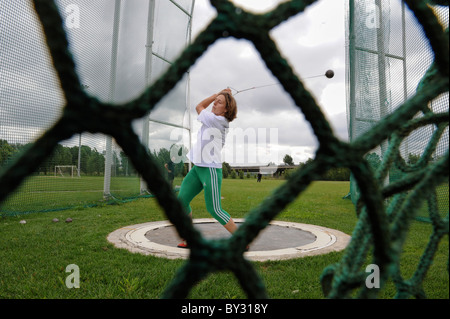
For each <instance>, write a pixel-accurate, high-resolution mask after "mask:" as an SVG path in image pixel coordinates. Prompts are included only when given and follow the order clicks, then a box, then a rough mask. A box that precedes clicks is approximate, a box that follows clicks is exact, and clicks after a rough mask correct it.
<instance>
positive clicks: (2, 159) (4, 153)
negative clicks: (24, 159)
mask: <svg viewBox="0 0 450 319" xmlns="http://www.w3.org/2000/svg"><path fill="white" fill-rule="evenodd" d="M13 154H14V148H13V147H12V146H11V145H9V143H8V142H7V141H6V140H0V167H1V166H3V165H4V164H6V163H7V162H8V160H9V159H10V158H11V157H12V155H13Z"/></svg>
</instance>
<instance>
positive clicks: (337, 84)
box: [191, 0, 347, 164]
mask: <svg viewBox="0 0 450 319" xmlns="http://www.w3.org/2000/svg"><path fill="white" fill-rule="evenodd" d="M233 2H234V3H235V4H236V5H238V6H241V7H242V8H244V9H245V10H251V11H253V12H257V13H262V12H265V11H268V10H271V9H272V8H274V7H275V6H276V5H277V4H278V3H280V2H281V1H277V0H264V1H260V0H240V1H238V0H236V1H233ZM344 2H345V1H344V0H322V1H318V3H317V4H315V5H313V6H311V7H310V8H308V9H307V10H306V12H305V13H303V14H299V15H297V16H295V17H293V18H291V19H290V20H288V21H287V22H285V23H283V24H281V25H279V26H278V27H276V28H275V29H273V30H272V31H271V34H270V35H271V37H272V39H273V40H274V41H275V42H276V44H277V46H278V48H279V50H280V51H281V53H282V55H283V56H284V57H285V58H287V60H288V61H289V63H290V65H291V66H292V67H293V68H294V70H295V72H296V74H297V75H298V76H300V77H304V78H307V77H312V76H316V75H322V74H324V73H325V71H326V70H328V69H333V70H334V71H335V77H334V78H332V79H327V78H326V77H325V76H321V77H315V78H310V79H305V80H304V83H305V85H306V86H307V87H308V88H309V89H310V90H311V92H312V93H313V95H314V96H315V98H316V101H317V102H318V103H319V104H320V105H321V107H322V108H323V111H324V112H325V114H326V116H327V118H328V120H329V121H330V123H331V125H332V127H333V129H334V130H335V133H336V135H337V136H339V137H340V138H341V139H344V140H346V139H347V123H346V122H347V120H346V105H345V83H344V81H345V75H344V74H345V25H344V16H345V15H344ZM214 16H215V10H214V8H212V7H211V6H210V5H209V3H208V1H205V0H197V1H196V5H195V11H194V20H193V35H194V37H195V35H196V34H198V32H200V31H201V30H202V29H203V28H204V27H205V26H206V25H207V23H209V21H210V20H211V19H212V18H213V17H214ZM275 83H277V79H276V78H274V77H273V76H272V74H271V73H270V72H269V71H268V70H267V69H266V68H265V65H264V64H263V62H262V60H261V59H260V57H259V54H258V52H257V51H256V50H255V49H254V47H253V45H252V44H251V43H250V42H248V41H246V40H236V39H233V38H230V39H225V40H220V41H217V42H216V43H215V44H214V45H213V46H212V47H210V48H209V49H208V51H207V52H205V54H204V55H203V56H202V58H201V59H200V60H199V61H198V62H197V63H196V65H194V67H193V68H192V70H191V101H192V104H193V105H195V104H196V103H198V101H200V100H201V99H202V98H204V97H206V96H209V95H210V94H211V93H214V92H216V91H217V90H220V89H221V88H226V87H231V88H233V89H236V90H243V89H246V88H250V87H255V86H263V85H268V84H275ZM233 92H235V91H233ZM235 98H236V100H237V102H238V108H239V111H238V118H237V119H236V120H235V121H233V122H232V123H231V125H230V127H231V128H232V129H233V128H239V129H241V130H242V131H243V132H244V133H249V135H250V133H253V132H254V133H255V134H256V136H257V137H262V136H261V134H262V132H266V140H267V145H263V144H261V143H260V144H258V146H261V147H264V146H265V147H266V149H265V150H264V149H263V150H261V149H258V151H259V153H258V155H262V156H256V157H257V158H256V160H257V161H258V162H259V161H260V164H264V163H267V160H268V159H269V160H271V161H275V160H274V159H273V157H274V156H275V157H277V159H278V160H277V161H275V162H276V163H280V162H282V159H283V157H284V155H285V154H289V155H291V156H292V158H293V159H294V162H295V163H299V162H304V161H306V160H307V159H308V158H310V157H314V152H315V150H316V147H317V142H316V139H315V137H314V135H313V134H312V131H311V129H310V127H309V123H307V122H306V121H305V120H304V118H303V115H302V114H301V112H300V111H299V109H298V108H297V107H296V106H295V105H294V103H293V101H292V100H291V98H290V97H289V95H287V94H286V93H285V92H284V91H283V89H282V87H281V86H278V85H274V86H268V87H264V88H260V89H255V90H250V91H245V92H241V93H239V94H237V95H236V96H235ZM193 116H194V117H195V114H194V115H193ZM194 123H195V121H194ZM239 129H238V130H235V131H231V132H232V133H233V132H236V133H239ZM258 129H259V130H258ZM270 129H272V130H270ZM274 132H276V133H277V135H274ZM262 138H263V137H262ZM271 138H272V140H271ZM237 140H238V139H235V141H237ZM230 142H231V141H230ZM226 147H227V148H226V151H225V153H226V154H228V153H227V151H228V150H231V151H232V152H233V153H234V154H242V153H241V152H244V154H245V155H249V154H251V151H250V152H249V148H248V145H247V148H245V147H243V146H242V145H233V144H232V143H228V142H227V145H226ZM264 155H266V156H264ZM245 158H246V162H248V163H249V164H252V163H251V162H253V161H254V157H253V158H252V157H251V156H250V157H247V156H245ZM236 159H238V158H236ZM236 162H239V161H238V160H236Z"/></svg>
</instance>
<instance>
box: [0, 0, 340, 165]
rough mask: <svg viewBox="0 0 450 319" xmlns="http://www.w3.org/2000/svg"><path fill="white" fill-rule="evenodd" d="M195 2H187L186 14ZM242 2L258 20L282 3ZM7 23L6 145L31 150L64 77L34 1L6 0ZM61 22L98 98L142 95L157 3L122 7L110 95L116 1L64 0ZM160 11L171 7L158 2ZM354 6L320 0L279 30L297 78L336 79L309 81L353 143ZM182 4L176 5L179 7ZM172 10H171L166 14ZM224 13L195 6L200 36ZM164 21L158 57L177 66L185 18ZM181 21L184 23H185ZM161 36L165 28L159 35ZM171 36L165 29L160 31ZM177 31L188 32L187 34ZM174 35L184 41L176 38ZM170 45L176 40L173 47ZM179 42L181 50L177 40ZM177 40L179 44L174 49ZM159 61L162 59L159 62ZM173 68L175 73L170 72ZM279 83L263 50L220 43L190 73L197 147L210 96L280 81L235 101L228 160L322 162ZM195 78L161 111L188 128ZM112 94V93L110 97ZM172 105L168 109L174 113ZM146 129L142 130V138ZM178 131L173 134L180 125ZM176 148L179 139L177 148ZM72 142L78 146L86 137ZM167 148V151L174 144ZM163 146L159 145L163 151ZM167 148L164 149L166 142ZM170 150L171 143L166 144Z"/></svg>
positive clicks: (135, 1) (95, 139) (0, 127)
mask: <svg viewBox="0 0 450 319" xmlns="http://www.w3.org/2000/svg"><path fill="white" fill-rule="evenodd" d="M189 2H190V1H188V0H182V1H180V3H181V4H182V5H185V6H186V8H188V7H189V6H188V5H187V4H188V3H189ZM233 2H234V3H235V4H236V5H238V6H241V7H242V8H243V9H245V10H251V11H254V12H257V13H262V12H266V11H268V10H271V9H273V8H274V7H276V6H277V5H278V3H280V2H281V1H279V0H239V1H238V0H234V1H233ZM0 3H1V7H2V10H3V12H4V19H2V23H1V24H0V31H1V32H0V34H1V36H2V43H3V44H4V46H3V48H2V55H1V56H0V58H1V61H3V62H2V65H1V66H0V67H1V68H2V70H1V72H2V82H1V83H0V84H1V85H0V90H1V95H2V100H1V102H2V103H1V108H0V112H1V115H2V116H1V120H0V138H4V139H7V140H8V141H10V142H11V143H26V142H29V141H31V140H33V139H35V138H37V137H38V136H39V135H40V134H41V133H42V132H43V130H44V129H45V128H47V127H49V126H50V125H51V123H52V122H53V121H54V120H56V119H57V118H58V116H59V114H60V110H61V107H62V106H63V105H64V100H63V97H62V94H61V93H62V92H61V91H60V89H59V85H58V80H57V78H56V77H55V74H54V72H53V71H52V67H51V62H50V60H49V57H48V51H47V49H46V47H45V44H44V41H43V38H42V35H41V33H40V32H41V28H40V23H39V21H38V20H37V18H36V15H35V13H34V12H33V10H32V8H31V6H30V2H29V1H27V0H19V1H14V2H10V1H5V0H0ZM57 3H58V6H59V8H60V12H61V15H62V17H63V19H64V20H65V27H66V31H67V34H68V38H69V43H70V46H71V50H72V53H73V55H74V59H75V62H76V65H77V72H78V74H79V76H80V79H81V82H82V83H83V85H85V87H86V90H87V92H88V93H89V94H91V95H93V96H96V97H97V98H99V99H100V100H103V101H110V100H111V96H112V100H114V102H115V103H122V102H125V101H128V100H130V99H133V98H136V97H137V96H139V94H141V93H142V91H143V90H144V89H145V76H144V75H145V66H146V63H145V60H146V54H148V50H147V49H148V45H147V44H148V38H147V16H148V2H147V1H142V0H127V1H122V2H121V3H122V5H121V20H120V29H119V33H118V43H119V46H118V52H117V62H116V63H115V66H114V67H115V68H116V80H115V85H114V90H113V92H112V91H111V69H112V66H111V65H112V64H111V56H112V50H111V47H112V34H113V29H114V3H115V2H114V1H92V0H58V1H57ZM156 3H157V7H158V8H159V9H161V10H162V11H160V12H169V11H168V10H172V9H169V8H164V6H169V4H170V2H169V1H166V0H164V1H162V0H158V1H156ZM344 4H345V0H320V1H318V2H317V3H316V4H315V5H313V6H311V7H309V8H308V9H307V10H306V12H305V13H302V14H299V15H297V16H295V17H293V18H291V19H289V20H288V21H286V22H284V23H282V24H281V25H279V26H278V27H276V28H274V29H273V30H272V31H271V34H270V35H271V37H272V38H273V39H274V41H275V42H276V44H277V46H278V48H279V50H280V51H281V53H282V55H283V56H284V57H286V58H287V59H288V61H289V63H290V64H291V66H292V67H293V68H294V70H295V72H296V74H297V75H299V76H300V77H302V78H308V77H312V76H317V75H323V74H324V73H325V72H326V70H328V69H333V70H334V72H335V77H334V78H332V79H327V78H326V77H325V76H321V77H314V78H310V79H305V80H304V83H305V85H306V86H307V87H308V88H309V89H310V90H311V92H312V93H313V95H314V96H315V98H316V100H317V102H318V103H319V104H320V105H321V107H322V108H323V111H324V112H325V114H326V116H327V118H328V119H329V121H330V123H331V125H332V127H333V128H334V130H335V133H336V135H337V136H338V137H340V138H341V139H343V140H346V139H347V123H346V106H345V84H344V80H345V75H344V74H345V72H344V70H345V65H344V64H345V25H344V16H345V15H344ZM172 7H173V6H172ZM165 10H166V11H165ZM215 14H216V13H215V10H214V8H213V7H211V5H210V4H209V1H207V0H196V1H195V8H194V16H193V26H192V37H193V38H195V37H196V36H197V35H198V34H199V32H201V30H202V29H203V28H204V27H205V26H207V25H208V23H209V22H210V21H211V20H212V19H213V18H214V16H215ZM175 16H176V17H177V18H175V19H173V18H172V19H168V18H167V15H166V14H157V15H156V16H155V23H156V26H155V36H154V39H153V40H154V50H156V51H158V50H161V52H159V51H158V53H160V54H163V55H165V56H166V57H168V58H169V59H173V58H175V57H176V55H177V54H178V53H179V50H180V48H181V47H182V45H181V44H182V43H183V39H185V37H186V31H185V30H186V29H185V25H186V23H187V20H186V16H185V15H183V14H179V13H175ZM177 23H180V25H178V24H177ZM158 30H159V31H158ZM161 30H164V31H161ZM177 30H181V32H178V31H177ZM175 37H180V38H179V39H176V40H174V39H175ZM169 39H170V41H169ZM168 42H171V43H172V44H170V43H168ZM174 43H178V44H177V45H175V46H173V44H174ZM152 61H155V57H154V56H153V57H152ZM166 67H167V66H166ZM163 69H164V66H158V64H155V66H154V69H153V70H152V74H153V76H154V77H155V76H157V75H159V74H161V72H162V70H163ZM276 83H277V79H276V78H274V77H273V76H272V75H271V73H270V72H269V71H268V70H267V69H266V68H265V66H264V65H263V63H262V61H261V59H260V57H259V54H258V52H257V51H256V50H255V49H254V48H253V46H252V44H251V43H249V42H248V41H245V40H236V39H233V38H228V39H222V40H219V41H217V42H216V43H215V44H214V45H212V46H211V47H210V48H209V49H208V50H207V51H206V52H205V53H204V54H203V56H202V57H201V58H200V59H199V60H198V61H197V63H196V64H195V65H193V66H192V68H191V70H190V94H189V99H188V100H189V101H188V102H189V104H190V105H191V108H192V111H191V122H192V124H193V126H192V132H193V134H192V136H193V140H194V141H195V137H196V131H197V130H198V128H199V123H198V122H197V121H196V113H195V105H196V104H197V103H198V102H200V101H201V100H202V99H204V98H205V97H208V96H210V95H211V94H213V93H216V92H218V91H220V90H221V89H223V88H226V87H231V88H234V89H236V90H243V89H247V88H250V87H255V86H264V85H269V84H275V85H272V86H267V87H264V88H260V89H255V90H250V91H245V92H241V93H239V94H237V95H236V100H237V102H238V108H239V110H238V118H237V119H236V120H235V121H233V122H232V123H231V125H230V134H229V140H228V141H227V145H226V147H227V148H226V149H225V152H224V153H225V154H226V155H227V156H228V157H226V158H225V160H226V161H227V162H229V163H232V164H233V165H266V164H267V163H268V162H269V161H272V162H275V163H277V164H278V163H281V162H282V159H283V157H284V155H285V154H289V155H291V156H292V158H293V159H294V162H295V163H296V164H298V163H299V162H304V161H306V160H307V159H308V158H310V157H314V152H315V150H316V148H317V142H316V139H315V137H314V135H313V134H312V132H311V130H310V126H309V124H308V123H307V122H305V120H304V118H303V115H302V114H301V112H300V111H299V109H298V108H297V107H296V106H295V105H294V104H293V102H292V100H291V98H290V97H289V96H288V95H287V94H286V93H284V91H283V90H282V88H281V87H280V86H279V85H276ZM186 84H187V77H185V78H183V79H181V81H180V83H179V85H178V86H177V87H176V89H175V90H173V93H171V94H169V96H167V97H166V98H165V100H164V101H162V102H161V103H160V105H159V107H157V109H156V110H155V111H154V112H153V113H152V116H153V118H154V119H157V120H160V121H168V119H169V118H170V119H172V120H173V121H174V122H177V123H178V124H183V121H184V124H186V121H187V120H189V116H187V114H186V113H184V112H183V106H184V105H185V101H184V94H179V93H180V92H183V90H185V89H186ZM111 94H112V95H111ZM168 105H169V106H170V107H166V106H168ZM141 128H142V125H141V124H139V123H138V124H137V125H136V130H137V131H138V132H140V131H141ZM167 130H168V128H167V127H164V126H162V125H160V124H157V123H151V125H150V139H151V140H153V141H163V140H164V139H165V141H166V142H167V139H168V137H169V134H168V133H167ZM170 130H172V131H173V130H174V129H173V128H171V129H170ZM169 142H170V144H172V141H169ZM82 143H83V144H87V145H90V146H91V147H96V148H97V149H98V150H99V151H101V150H103V149H104V145H105V139H104V137H102V136H97V135H95V136H90V134H85V135H83V139H82ZM64 144H66V145H69V146H72V145H78V136H75V137H74V138H73V139H71V140H70V141H65V142H64ZM170 144H168V145H170ZM157 145H160V144H158V142H155V144H154V146H157ZM161 145H162V144H161ZM164 147H167V145H164Z"/></svg>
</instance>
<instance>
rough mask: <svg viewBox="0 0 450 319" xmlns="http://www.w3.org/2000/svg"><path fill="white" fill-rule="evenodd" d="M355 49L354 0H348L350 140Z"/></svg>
mask: <svg viewBox="0 0 450 319" xmlns="http://www.w3.org/2000/svg"><path fill="white" fill-rule="evenodd" d="M355 58H356V50H355V0H350V1H349V55H348V63H349V68H350V70H349V77H350V78H349V83H350V92H349V93H350V101H349V102H350V105H349V113H350V119H349V120H350V123H349V124H348V125H349V128H350V129H349V139H350V142H351V141H353V139H354V138H356V136H355V125H356V121H355V120H356V101H355V99H356V89H355V86H356V63H355Z"/></svg>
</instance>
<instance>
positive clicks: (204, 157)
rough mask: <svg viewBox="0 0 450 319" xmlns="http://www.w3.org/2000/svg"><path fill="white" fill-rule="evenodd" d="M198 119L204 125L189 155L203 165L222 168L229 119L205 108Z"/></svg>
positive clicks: (198, 164) (193, 161)
mask: <svg viewBox="0 0 450 319" xmlns="http://www.w3.org/2000/svg"><path fill="white" fill-rule="evenodd" d="M197 120H198V121H199V122H201V123H202V126H201V128H200V130H199V131H198V133H197V142H196V144H195V145H194V147H193V149H191V151H190V152H189V153H188V155H187V156H188V158H189V160H190V161H191V162H192V163H194V164H195V165H197V166H201V167H213V168H222V148H223V146H224V144H225V138H226V135H227V133H228V128H229V124H228V121H227V119H226V118H225V117H224V116H217V115H215V114H214V113H212V112H210V111H207V110H206V109H204V110H202V111H201V112H200V114H199V115H198V117H197Z"/></svg>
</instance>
